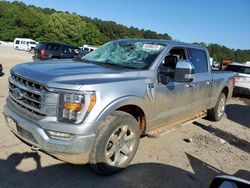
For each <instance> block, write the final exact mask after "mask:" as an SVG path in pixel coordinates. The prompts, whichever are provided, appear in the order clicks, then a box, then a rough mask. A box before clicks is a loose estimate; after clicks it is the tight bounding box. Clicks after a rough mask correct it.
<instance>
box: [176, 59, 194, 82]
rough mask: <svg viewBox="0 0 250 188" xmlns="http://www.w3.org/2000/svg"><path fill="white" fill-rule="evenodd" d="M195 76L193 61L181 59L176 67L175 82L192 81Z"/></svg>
mask: <svg viewBox="0 0 250 188" xmlns="http://www.w3.org/2000/svg"><path fill="white" fill-rule="evenodd" d="M193 78H194V66H193V64H192V62H191V61H186V60H179V61H178V62H177V64H176V67H175V76H174V80H175V82H184V83H188V82H192V81H193Z"/></svg>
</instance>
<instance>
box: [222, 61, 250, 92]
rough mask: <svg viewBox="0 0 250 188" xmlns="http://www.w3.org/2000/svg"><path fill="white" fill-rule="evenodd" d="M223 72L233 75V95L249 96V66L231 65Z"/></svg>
mask: <svg viewBox="0 0 250 188" xmlns="http://www.w3.org/2000/svg"><path fill="white" fill-rule="evenodd" d="M225 70H226V71H233V72H234V73H235V87H234V91H233V92H234V94H243V95H248V96H250V64H240V63H232V64H230V65H228V66H227V67H226V69H225Z"/></svg>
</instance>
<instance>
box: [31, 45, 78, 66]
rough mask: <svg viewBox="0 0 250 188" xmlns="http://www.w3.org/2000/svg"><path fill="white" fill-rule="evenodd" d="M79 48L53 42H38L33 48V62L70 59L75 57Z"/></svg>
mask: <svg viewBox="0 0 250 188" xmlns="http://www.w3.org/2000/svg"><path fill="white" fill-rule="evenodd" d="M78 51H79V48H77V47H74V46H71V45H67V44H61V43H53V42H40V43H39V44H38V45H37V46H36V48H35V54H34V56H33V60H34V61H37V60H47V59H67V58H68V59H72V58H75V57H77V55H78Z"/></svg>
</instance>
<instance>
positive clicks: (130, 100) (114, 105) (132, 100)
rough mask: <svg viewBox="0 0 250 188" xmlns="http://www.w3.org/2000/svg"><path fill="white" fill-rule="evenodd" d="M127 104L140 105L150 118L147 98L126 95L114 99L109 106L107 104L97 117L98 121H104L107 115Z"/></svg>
mask: <svg viewBox="0 0 250 188" xmlns="http://www.w3.org/2000/svg"><path fill="white" fill-rule="evenodd" d="M126 105H135V106H138V107H139V108H141V109H142V111H143V112H144V114H145V116H146V117H147V118H150V116H149V114H150V113H149V110H148V109H147V107H146V106H145V100H144V99H142V98H140V97H138V96H133V95H130V96H124V97H121V98H118V99H116V100H114V101H112V102H111V103H110V104H109V105H108V106H106V107H105V108H104V109H103V110H102V112H101V113H100V114H99V115H98V116H97V117H96V119H95V120H96V121H103V120H105V119H106V117H107V116H108V115H109V114H111V113H112V112H114V111H115V110H117V109H118V108H120V107H122V106H126Z"/></svg>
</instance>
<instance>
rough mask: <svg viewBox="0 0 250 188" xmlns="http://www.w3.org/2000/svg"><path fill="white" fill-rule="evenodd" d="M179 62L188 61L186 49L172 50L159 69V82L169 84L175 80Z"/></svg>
mask: <svg viewBox="0 0 250 188" xmlns="http://www.w3.org/2000/svg"><path fill="white" fill-rule="evenodd" d="M179 60H187V55H186V51H185V49H184V48H172V49H171V50H170V51H169V52H168V54H167V55H166V56H165V58H164V59H163V61H162V62H161V64H160V67H159V74H160V75H159V79H160V80H159V81H160V82H161V83H167V82H168V81H170V80H174V75H175V67H176V63H177V61H179Z"/></svg>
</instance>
